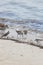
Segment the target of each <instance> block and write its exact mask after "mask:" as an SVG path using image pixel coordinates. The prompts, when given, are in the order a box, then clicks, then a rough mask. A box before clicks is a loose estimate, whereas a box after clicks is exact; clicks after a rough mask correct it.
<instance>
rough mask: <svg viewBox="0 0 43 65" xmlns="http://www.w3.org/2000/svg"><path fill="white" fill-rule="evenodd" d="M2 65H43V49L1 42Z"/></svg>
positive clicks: (0, 55) (0, 63) (13, 42)
mask: <svg viewBox="0 0 43 65" xmlns="http://www.w3.org/2000/svg"><path fill="white" fill-rule="evenodd" d="M0 65H43V49H40V48H39V47H36V46H32V45H27V44H20V43H17V42H15V41H11V40H0Z"/></svg>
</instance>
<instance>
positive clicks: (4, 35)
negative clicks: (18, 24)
mask: <svg viewBox="0 0 43 65" xmlns="http://www.w3.org/2000/svg"><path fill="white" fill-rule="evenodd" d="M8 34H9V31H8V32H7V33H5V34H3V35H2V36H1V38H2V37H6V36H7V35H8Z"/></svg>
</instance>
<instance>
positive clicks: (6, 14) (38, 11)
mask: <svg viewBox="0 0 43 65" xmlns="http://www.w3.org/2000/svg"><path fill="white" fill-rule="evenodd" d="M0 18H9V19H14V20H25V19H32V20H33V19H35V20H39V21H40V23H42V22H43V0H0ZM26 25H27V26H30V27H31V28H35V29H38V30H41V31H43V23H42V24H38V23H29V24H28V23H26Z"/></svg>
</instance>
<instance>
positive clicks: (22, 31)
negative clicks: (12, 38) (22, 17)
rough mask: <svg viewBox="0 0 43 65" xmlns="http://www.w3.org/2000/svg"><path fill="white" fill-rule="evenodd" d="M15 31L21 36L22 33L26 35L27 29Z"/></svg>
mask: <svg viewBox="0 0 43 65" xmlns="http://www.w3.org/2000/svg"><path fill="white" fill-rule="evenodd" d="M16 32H17V37H18V35H22V37H23V35H24V34H25V35H27V30H16Z"/></svg>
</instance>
